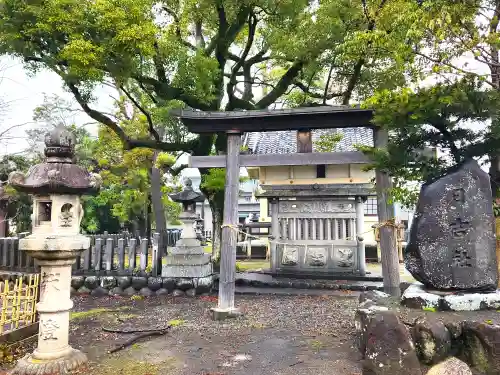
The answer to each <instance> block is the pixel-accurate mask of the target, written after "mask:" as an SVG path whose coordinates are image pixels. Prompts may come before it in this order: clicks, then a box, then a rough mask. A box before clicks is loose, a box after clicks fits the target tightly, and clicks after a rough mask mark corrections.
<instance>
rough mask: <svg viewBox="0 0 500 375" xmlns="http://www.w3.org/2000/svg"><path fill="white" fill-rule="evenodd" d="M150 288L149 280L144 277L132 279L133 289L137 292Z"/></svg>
mask: <svg viewBox="0 0 500 375" xmlns="http://www.w3.org/2000/svg"><path fill="white" fill-rule="evenodd" d="M147 286H148V278H147V277H143V276H134V277H132V287H133V288H134V289H135V290H141V289H142V288H145V287H147Z"/></svg>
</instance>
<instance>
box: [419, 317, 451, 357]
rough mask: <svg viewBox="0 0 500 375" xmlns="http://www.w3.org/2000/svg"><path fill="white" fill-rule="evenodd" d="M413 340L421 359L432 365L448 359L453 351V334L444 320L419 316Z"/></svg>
mask: <svg viewBox="0 0 500 375" xmlns="http://www.w3.org/2000/svg"><path fill="white" fill-rule="evenodd" d="M413 341H414V343H415V348H416V350H417V355H418V357H419V358H420V360H421V361H422V362H423V363H425V364H427V365H432V364H436V363H439V362H441V361H443V360H444V359H446V358H447V357H448V355H449V354H450V351H451V335H450V332H449V331H448V329H447V328H446V327H445V325H444V324H443V322H441V321H439V320H435V319H433V320H427V319H424V318H417V320H416V321H415V325H414V326H413Z"/></svg>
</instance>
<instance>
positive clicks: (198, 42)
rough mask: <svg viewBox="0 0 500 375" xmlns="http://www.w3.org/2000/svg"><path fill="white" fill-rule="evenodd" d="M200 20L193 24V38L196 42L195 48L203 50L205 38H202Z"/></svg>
mask: <svg viewBox="0 0 500 375" xmlns="http://www.w3.org/2000/svg"><path fill="white" fill-rule="evenodd" d="M202 25H203V24H202V22H201V20H198V21H196V22H195V28H194V37H195V40H196V47H198V48H202V49H205V38H204V37H203V28H202Z"/></svg>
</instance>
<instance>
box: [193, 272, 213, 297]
mask: <svg viewBox="0 0 500 375" xmlns="http://www.w3.org/2000/svg"><path fill="white" fill-rule="evenodd" d="M194 284H195V287H196V293H197V294H202V293H206V292H210V290H211V289H212V284H213V278H212V276H207V277H200V278H198V279H196V280H195V282H194Z"/></svg>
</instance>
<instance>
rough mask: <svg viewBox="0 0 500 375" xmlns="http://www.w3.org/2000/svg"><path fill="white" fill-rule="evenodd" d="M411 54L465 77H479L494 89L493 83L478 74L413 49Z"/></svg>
mask: <svg viewBox="0 0 500 375" xmlns="http://www.w3.org/2000/svg"><path fill="white" fill-rule="evenodd" d="M413 53H415V54H416V55H418V56H421V57H423V58H424V59H427V60H429V61H432V62H433V63H436V64H442V65H444V66H447V67H449V68H451V69H454V70H456V71H457V72H459V73H462V74H466V75H473V76H475V77H481V78H483V79H484V82H486V83H487V84H488V85H490V86H491V87H494V88H496V87H495V85H494V84H493V82H491V81H490V80H487V79H485V78H484V75H481V74H478V73H474V72H469V71H467V70H465V69H462V68H459V67H458V66H456V65H453V64H452V63H450V62H448V61H445V60H442V59H435V58H433V57H430V56H428V55H426V54H424V53H422V52H419V51H417V50H415V49H414V50H413Z"/></svg>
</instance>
